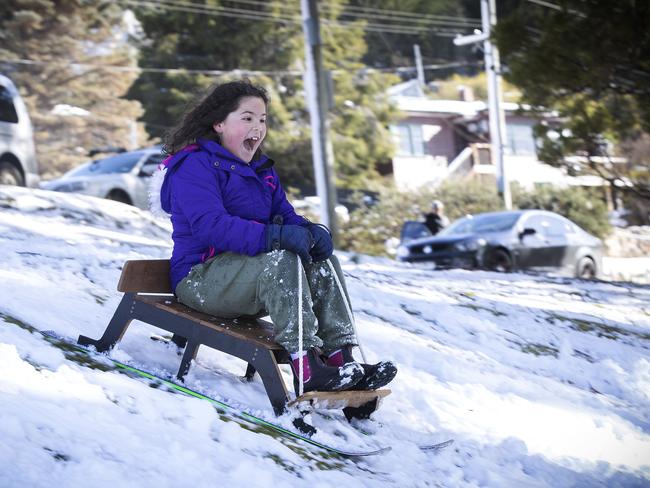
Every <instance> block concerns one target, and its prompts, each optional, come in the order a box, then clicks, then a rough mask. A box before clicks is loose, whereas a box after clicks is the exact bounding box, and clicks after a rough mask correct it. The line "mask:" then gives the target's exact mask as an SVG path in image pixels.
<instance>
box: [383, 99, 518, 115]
mask: <svg viewBox="0 0 650 488" xmlns="http://www.w3.org/2000/svg"><path fill="white" fill-rule="evenodd" d="M391 99H392V100H393V101H394V102H395V103H396V105H397V108H399V109H400V110H401V111H403V112H408V113H410V114H450V115H460V116H463V117H467V118H471V117H475V116H477V115H479V114H480V113H481V112H485V111H487V108H488V107H487V104H486V103H485V102H483V101H481V100H477V101H473V102H464V101H462V100H434V99H430V98H426V97H412V96H402V95H398V96H393V97H391ZM503 108H504V110H506V111H507V112H514V111H516V110H518V109H519V108H520V105H519V104H517V103H512V102H504V103H503Z"/></svg>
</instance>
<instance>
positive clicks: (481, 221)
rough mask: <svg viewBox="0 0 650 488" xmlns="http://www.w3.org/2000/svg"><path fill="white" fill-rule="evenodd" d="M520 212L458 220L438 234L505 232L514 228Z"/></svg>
mask: <svg viewBox="0 0 650 488" xmlns="http://www.w3.org/2000/svg"><path fill="white" fill-rule="evenodd" d="M518 218H519V214H517V213H507V214H496V215H495V214H487V215H476V216H472V217H465V218H463V219H460V220H457V221H456V222H454V223H453V224H451V225H450V226H449V227H447V228H446V229H444V230H443V231H442V232H440V233H439V234H438V235H450V234H471V233H476V232H503V231H505V230H508V229H510V228H512V226H513V225H515V222H517V219H518Z"/></svg>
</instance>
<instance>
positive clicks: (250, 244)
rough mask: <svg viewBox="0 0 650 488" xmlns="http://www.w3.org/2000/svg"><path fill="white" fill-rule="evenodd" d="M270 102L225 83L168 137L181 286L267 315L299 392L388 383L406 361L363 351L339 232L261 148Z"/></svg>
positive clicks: (186, 295) (195, 302)
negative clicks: (338, 253) (305, 202)
mask: <svg viewBox="0 0 650 488" xmlns="http://www.w3.org/2000/svg"><path fill="white" fill-rule="evenodd" d="M268 103H269V99H268V96H267V93H266V91H265V90H264V89H263V88H261V87H258V86H254V85H252V84H251V83H250V82H249V81H248V80H243V81H233V82H230V83H224V84H221V85H217V86H216V87H214V88H213V89H212V90H211V92H210V93H209V94H208V95H207V96H206V97H205V98H203V99H202V100H200V101H199V103H198V104H197V105H196V106H195V107H194V108H193V109H191V110H190V111H188V112H187V113H186V114H185V116H184V117H183V119H182V121H181V122H180V124H179V125H178V126H177V127H176V128H175V129H173V130H172V131H171V132H170V133H169V134H167V136H166V138H165V145H164V151H165V152H166V153H168V154H170V157H168V158H167V159H166V160H165V163H164V165H165V168H164V169H163V173H161V176H162V177H163V181H162V187H161V190H160V203H161V206H162V209H163V210H164V211H165V212H167V213H168V214H171V221H172V225H173V233H172V239H173V241H174V249H173V253H172V257H171V271H170V279H171V283H172V287H173V289H174V290H175V293H176V295H177V297H178V300H179V301H180V302H182V303H184V304H186V305H188V306H189V307H192V308H194V309H196V310H198V311H200V312H204V313H208V314H211V315H215V316H219V317H224V318H235V317H239V316H258V317H259V316H262V315H265V314H266V313H268V314H269V315H270V317H271V320H272V321H273V325H274V333H275V340H276V341H277V342H278V343H279V344H280V345H281V346H283V347H284V348H285V349H286V350H287V351H288V352H289V353H290V355H291V359H292V371H293V373H294V387H295V389H296V393H297V394H299V395H300V394H302V392H303V391H305V392H306V391H313V390H320V391H336V390H345V389H352V388H354V389H376V388H379V387H381V386H384V385H386V384H387V383H388V382H389V381H391V380H392V379H393V377H394V376H395V374H396V372H397V369H396V368H395V366H394V365H393V364H392V363H390V362H381V363H378V364H375V365H368V364H360V363H358V362H356V361H355V360H354V359H353V357H352V347H353V346H354V345H355V344H356V337H355V333H354V326H353V324H352V322H351V320H352V317H351V312H350V305H349V297H348V296H347V291H346V290H345V287H344V281H343V273H342V271H341V267H340V265H339V263H338V260H337V259H336V257H335V256H333V255H332V252H333V245H332V238H331V235H330V233H329V231H328V229H327V228H326V227H325V226H322V225H319V224H314V223H311V222H310V221H309V220H307V219H306V218H304V217H301V216H299V215H297V214H296V212H295V211H294V209H293V207H292V206H291V204H290V203H289V202H288V200H287V198H286V195H285V193H284V190H283V189H282V186H281V185H280V182H279V179H278V175H277V173H276V172H275V169H274V168H273V165H274V161H273V160H272V159H269V158H268V157H267V156H265V155H264V154H262V153H261V146H262V142H263V141H264V138H265V137H266V132H267V126H266V117H267V106H268ZM300 331H302V335H300Z"/></svg>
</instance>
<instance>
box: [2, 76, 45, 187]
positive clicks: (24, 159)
mask: <svg viewBox="0 0 650 488" xmlns="http://www.w3.org/2000/svg"><path fill="white" fill-rule="evenodd" d="M38 180H39V178H38V164H37V161H36V152H35V150H34V137H33V131H32V123H31V121H30V119H29V114H28V113H27V107H25V104H24V102H23V99H22V98H21V97H20V94H19V93H18V90H17V89H16V87H15V86H14V84H13V83H12V82H11V80H10V79H9V78H7V77H6V76H2V75H0V185H18V186H29V187H36V186H38Z"/></svg>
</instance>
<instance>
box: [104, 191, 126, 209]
mask: <svg viewBox="0 0 650 488" xmlns="http://www.w3.org/2000/svg"><path fill="white" fill-rule="evenodd" d="M106 198H107V199H109V200H113V201H115V202H120V203H126V204H127V205H133V202H132V201H131V198H130V197H129V195H127V193H126V192H124V191H122V190H111V191H110V192H108V195H106Z"/></svg>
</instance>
